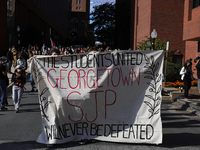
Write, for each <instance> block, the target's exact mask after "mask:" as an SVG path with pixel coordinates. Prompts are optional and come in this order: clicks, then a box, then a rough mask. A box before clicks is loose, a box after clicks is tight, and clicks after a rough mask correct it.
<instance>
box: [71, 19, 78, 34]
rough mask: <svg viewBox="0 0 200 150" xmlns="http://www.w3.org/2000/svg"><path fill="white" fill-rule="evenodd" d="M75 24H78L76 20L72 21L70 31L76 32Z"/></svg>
mask: <svg viewBox="0 0 200 150" xmlns="http://www.w3.org/2000/svg"><path fill="white" fill-rule="evenodd" d="M77 24H78V20H77V19H76V18H73V19H72V30H73V31H76V30H77Z"/></svg>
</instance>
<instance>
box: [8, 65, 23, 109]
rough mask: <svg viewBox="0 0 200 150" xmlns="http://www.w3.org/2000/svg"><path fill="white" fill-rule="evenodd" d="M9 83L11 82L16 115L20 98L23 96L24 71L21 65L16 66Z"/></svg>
mask: <svg viewBox="0 0 200 150" xmlns="http://www.w3.org/2000/svg"><path fill="white" fill-rule="evenodd" d="M11 81H12V82H13V87H12V98H13V103H14V106H15V112H16V113H18V111H19V107H20V102H21V97H22V94H23V88H24V84H25V83H26V78H25V71H24V68H23V67H22V66H21V65H17V66H16V68H15V71H14V73H13V75H12V80H11Z"/></svg>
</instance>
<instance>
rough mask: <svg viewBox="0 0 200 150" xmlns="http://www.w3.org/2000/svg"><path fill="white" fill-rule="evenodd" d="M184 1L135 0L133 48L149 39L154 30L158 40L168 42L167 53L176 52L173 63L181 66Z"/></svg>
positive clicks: (183, 51) (183, 53) (183, 50)
mask: <svg viewBox="0 0 200 150" xmlns="http://www.w3.org/2000/svg"><path fill="white" fill-rule="evenodd" d="M184 1H185V0H176V1H175V0H135V10H134V11H135V22H134V23H135V25H134V41H133V43H134V46H133V49H137V44H138V42H141V41H142V40H146V38H145V36H148V37H150V35H151V32H152V31H153V29H156V31H157V33H158V37H157V38H159V39H161V40H162V41H164V40H165V41H169V43H170V44H169V51H172V50H176V52H175V54H174V57H173V62H174V63H178V64H180V65H182V63H183V62H184V60H185V58H184V56H185V41H184V40H183V19H184Z"/></svg>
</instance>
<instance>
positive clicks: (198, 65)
mask: <svg viewBox="0 0 200 150" xmlns="http://www.w3.org/2000/svg"><path fill="white" fill-rule="evenodd" d="M199 61H200V59H198V60H197V65H196V66H195V67H196V68H197V70H200V63H199Z"/></svg>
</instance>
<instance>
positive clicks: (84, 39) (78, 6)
mask: <svg viewBox="0 0 200 150" xmlns="http://www.w3.org/2000/svg"><path fill="white" fill-rule="evenodd" d="M89 18H90V0H72V7H71V29H70V34H71V41H72V44H73V45H94V42H95V41H94V28H93V27H92V26H90V24H89Z"/></svg>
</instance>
